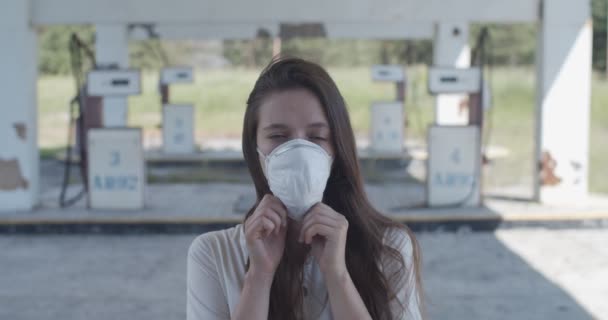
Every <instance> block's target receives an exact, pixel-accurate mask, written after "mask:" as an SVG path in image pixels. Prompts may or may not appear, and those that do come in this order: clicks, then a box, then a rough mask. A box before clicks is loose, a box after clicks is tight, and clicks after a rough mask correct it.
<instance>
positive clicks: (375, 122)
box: [370, 65, 406, 154]
mask: <svg viewBox="0 0 608 320" xmlns="http://www.w3.org/2000/svg"><path fill="white" fill-rule="evenodd" d="M372 80H373V81H377V82H393V83H394V84H395V88H396V98H395V100H393V101H375V102H373V103H372V106H371V115H372V116H371V120H372V121H371V130H370V140H371V141H370V142H371V150H373V151H374V152H375V153H381V154H400V153H402V152H403V142H404V130H403V127H404V124H405V112H404V103H405V95H406V90H405V88H406V76H405V72H404V69H403V67H402V66H399V65H375V66H373V67H372Z"/></svg>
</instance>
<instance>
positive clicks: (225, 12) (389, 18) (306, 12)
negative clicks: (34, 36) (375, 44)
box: [31, 0, 539, 38]
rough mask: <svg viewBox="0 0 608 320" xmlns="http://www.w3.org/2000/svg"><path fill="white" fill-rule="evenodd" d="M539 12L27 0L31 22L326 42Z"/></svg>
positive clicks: (379, 3)
mask: <svg viewBox="0 0 608 320" xmlns="http://www.w3.org/2000/svg"><path fill="white" fill-rule="evenodd" d="M538 11H539V2H538V0H509V1H505V0H358V1H350V0H332V1H327V0H309V1H294V0H289V1H284V0H258V1H250V0H221V1H220V0H216V1H202V0H172V1H171V4H170V5H167V1H166V0H88V1H85V0H33V1H32V8H31V12H32V17H31V18H32V22H33V24H34V25H48V24H125V25H126V24H133V23H143V24H152V25H154V26H155V30H156V32H157V33H158V34H159V35H160V36H161V37H168V38H240V37H253V36H255V35H257V34H259V33H260V32H266V33H268V34H269V35H279V34H281V33H284V32H286V31H285V30H293V32H296V31H298V28H300V31H302V30H301V29H302V28H308V29H311V30H317V31H316V32H317V33H318V34H314V35H320V36H326V37H331V38H430V37H432V35H433V32H434V24H435V23H436V22H438V21H442V22H450V21H452V22H492V23H518V22H534V21H537V20H538V17H539V14H538ZM135 37H136V38H137V36H135Z"/></svg>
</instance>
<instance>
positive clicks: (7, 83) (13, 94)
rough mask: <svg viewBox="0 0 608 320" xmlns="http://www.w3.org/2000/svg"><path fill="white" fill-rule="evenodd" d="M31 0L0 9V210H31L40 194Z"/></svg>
mask: <svg viewBox="0 0 608 320" xmlns="http://www.w3.org/2000/svg"><path fill="white" fill-rule="evenodd" d="M30 2H31V1H23V0H4V1H3V3H2V10H0V43H1V44H2V53H1V56H2V59H0V74H1V75H2V76H1V77H0V97H2V103H0V212H2V211H4V212H12V211H15V210H31V209H32V208H33V207H34V206H35V205H36V204H37V203H38V198H39V179H40V177H39V175H40V174H39V156H38V130H37V126H38V124H37V115H36V113H37V108H36V80H37V75H38V74H37V72H38V70H37V63H36V61H37V55H36V32H35V30H34V29H33V28H32V26H31V24H30V16H29V13H30V8H29V5H30Z"/></svg>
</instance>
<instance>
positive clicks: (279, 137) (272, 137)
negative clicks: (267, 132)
mask: <svg viewBox="0 0 608 320" xmlns="http://www.w3.org/2000/svg"><path fill="white" fill-rule="evenodd" d="M268 138H270V139H283V138H285V136H284V135H281V134H275V135H271V136H269V137H268Z"/></svg>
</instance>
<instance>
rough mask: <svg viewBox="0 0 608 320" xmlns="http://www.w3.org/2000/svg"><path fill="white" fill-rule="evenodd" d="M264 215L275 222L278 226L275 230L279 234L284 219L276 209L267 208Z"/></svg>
mask: <svg viewBox="0 0 608 320" xmlns="http://www.w3.org/2000/svg"><path fill="white" fill-rule="evenodd" d="M263 217H265V218H268V219H270V220H272V222H273V223H274V225H275V226H276V227H277V228H276V229H275V232H276V233H277V234H278V233H279V228H280V226H281V225H283V220H282V219H281V216H280V215H279V214H278V213H277V212H276V211H275V210H274V209H272V208H267V209H266V210H265V211H264V215H263Z"/></svg>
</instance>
